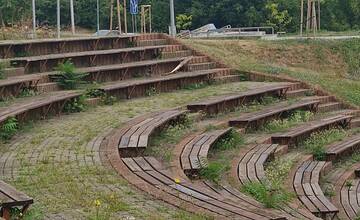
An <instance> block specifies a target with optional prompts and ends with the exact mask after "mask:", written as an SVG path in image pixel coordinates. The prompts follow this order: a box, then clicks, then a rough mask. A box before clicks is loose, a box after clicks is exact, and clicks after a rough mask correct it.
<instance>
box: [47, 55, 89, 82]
mask: <svg viewBox="0 0 360 220" xmlns="http://www.w3.org/2000/svg"><path fill="white" fill-rule="evenodd" d="M56 70H57V71H58V72H59V74H58V75H56V76H54V77H53V78H54V80H55V82H57V83H58V84H59V86H60V87H62V88H64V89H75V88H76V87H77V86H78V85H79V84H81V83H84V81H83V78H84V77H86V76H87V75H88V74H87V73H78V72H76V68H75V65H74V64H73V63H72V62H71V61H70V60H67V61H65V62H64V63H60V64H59V65H58V66H57V67H56Z"/></svg>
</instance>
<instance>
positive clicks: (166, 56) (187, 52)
mask: <svg viewBox="0 0 360 220" xmlns="http://www.w3.org/2000/svg"><path fill="white" fill-rule="evenodd" d="M191 55H192V51H191V50H181V51H174V52H162V53H161V58H162V59H172V58H177V57H188V56H191Z"/></svg>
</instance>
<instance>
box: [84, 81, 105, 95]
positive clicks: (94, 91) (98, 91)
mask: <svg viewBox="0 0 360 220" xmlns="http://www.w3.org/2000/svg"><path fill="white" fill-rule="evenodd" d="M85 95H86V97H88V98H100V97H103V96H105V91H104V90H102V89H100V88H99V86H98V85H97V84H93V85H92V86H91V87H89V88H87V89H86V91H85Z"/></svg>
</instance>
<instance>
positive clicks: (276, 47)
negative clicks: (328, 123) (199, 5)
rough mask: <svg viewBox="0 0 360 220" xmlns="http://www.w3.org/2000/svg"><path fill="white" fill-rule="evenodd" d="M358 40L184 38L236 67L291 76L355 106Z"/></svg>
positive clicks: (359, 87)
mask: <svg viewBox="0 0 360 220" xmlns="http://www.w3.org/2000/svg"><path fill="white" fill-rule="evenodd" d="M359 41H360V40H359V39H352V40H342V41H340V40H338V41H335V40H333V41H331V40H327V41H320V40H316V41H313V40H302V41H298V40H284V41H278V42H273V41H260V40H222V41H214V40H191V41H189V40H184V42H185V43H186V44H189V45H190V46H192V47H194V48H196V49H198V50H200V51H202V52H205V53H207V54H209V55H212V56H213V57H216V58H218V59H219V60H222V61H223V62H224V63H226V64H228V65H229V66H231V67H233V68H236V69H238V70H241V71H262V72H267V73H272V74H276V75H280V76H285V75H287V76H291V77H293V78H296V79H300V80H303V81H305V82H308V83H310V84H312V85H314V86H318V87H320V88H322V89H324V90H326V91H329V92H331V93H333V94H335V95H336V96H338V97H339V98H342V99H344V100H346V101H347V102H349V103H352V104H355V105H360V80H359V66H360V65H359V62H360V61H359V60H360V59H359V54H360V47H359V45H360V43H359ZM344 88H346V89H344Z"/></svg>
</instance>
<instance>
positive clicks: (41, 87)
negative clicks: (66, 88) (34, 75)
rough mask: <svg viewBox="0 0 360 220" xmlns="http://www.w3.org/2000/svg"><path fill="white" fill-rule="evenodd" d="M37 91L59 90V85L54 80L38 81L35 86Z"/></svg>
mask: <svg viewBox="0 0 360 220" xmlns="http://www.w3.org/2000/svg"><path fill="white" fill-rule="evenodd" d="M36 89H37V91H38V92H39V93H47V92H54V91H59V90H60V87H59V85H58V84H57V83H56V82H47V83H40V84H38V85H37V86H36Z"/></svg>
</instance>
